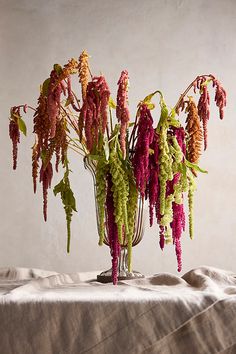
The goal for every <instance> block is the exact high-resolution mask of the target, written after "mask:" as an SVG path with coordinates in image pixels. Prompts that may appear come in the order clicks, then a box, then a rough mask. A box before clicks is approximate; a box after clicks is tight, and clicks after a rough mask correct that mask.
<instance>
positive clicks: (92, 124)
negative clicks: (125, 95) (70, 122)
mask: <svg viewBox="0 0 236 354" xmlns="http://www.w3.org/2000/svg"><path fill="white" fill-rule="evenodd" d="M109 97H110V91H109V88H108V85H107V83H106V80H105V78H104V76H99V77H94V78H93V80H92V81H90V82H89V83H88V86H87V93H86V98H85V100H84V103H83V106H82V112H81V115H80V123H79V125H80V134H81V136H82V127H83V125H84V129H85V136H86V145H87V148H88V150H89V151H90V152H91V151H92V149H93V147H94V146H95V145H97V144H98V135H99V132H100V133H101V134H104V132H105V128H106V125H107V107H108V101H109Z"/></svg>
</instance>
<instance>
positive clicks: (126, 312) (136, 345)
mask: <svg viewBox="0 0 236 354" xmlns="http://www.w3.org/2000/svg"><path fill="white" fill-rule="evenodd" d="M96 274H97V272H96V273H75V274H59V273H56V272H49V271H44V270H39V269H26V268H0V353H1V354H82V353H91V354H100V353H101V354H124V353H129V354H139V353H155V354H156V353H160V354H188V353H192V354H198V353H199V354H200V353H201V354H205V353H206V354H213V353H224V354H233V353H236V274H234V273H232V272H230V271H226V270H221V269H216V268H212V267H200V268H197V269H194V270H191V271H189V272H188V273H186V274H185V275H183V276H182V277H178V276H175V275H171V274H169V273H161V274H156V275H153V276H149V277H146V278H145V279H139V280H130V281H120V282H119V283H118V285H117V286H113V285H111V284H100V283H98V282H96V280H95V279H96Z"/></svg>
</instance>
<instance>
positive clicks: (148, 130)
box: [133, 104, 154, 198]
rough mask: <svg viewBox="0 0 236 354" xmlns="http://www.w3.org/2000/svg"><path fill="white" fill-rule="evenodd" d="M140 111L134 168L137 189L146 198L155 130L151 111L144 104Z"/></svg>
mask: <svg viewBox="0 0 236 354" xmlns="http://www.w3.org/2000/svg"><path fill="white" fill-rule="evenodd" d="M139 109H140V118H139V122H138V133H137V136H138V139H137V143H136V146H135V152H134V157H133V167H134V176H135V179H136V185H137V188H138V190H139V191H140V194H141V196H142V197H143V198H144V196H145V190H146V187H147V183H148V180H149V148H150V145H151V143H152V141H153V137H154V129H153V119H152V116H151V112H150V110H149V109H148V108H147V106H146V105H145V104H142V105H141V106H140V108H139Z"/></svg>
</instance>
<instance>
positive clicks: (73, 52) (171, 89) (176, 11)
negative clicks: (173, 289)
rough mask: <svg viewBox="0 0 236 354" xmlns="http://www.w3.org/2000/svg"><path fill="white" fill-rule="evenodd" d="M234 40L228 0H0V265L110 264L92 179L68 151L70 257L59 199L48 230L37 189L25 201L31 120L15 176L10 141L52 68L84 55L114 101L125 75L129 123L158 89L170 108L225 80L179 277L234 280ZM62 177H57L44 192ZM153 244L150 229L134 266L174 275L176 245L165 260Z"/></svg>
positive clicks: (234, 14)
mask: <svg viewBox="0 0 236 354" xmlns="http://www.w3.org/2000/svg"><path fill="white" fill-rule="evenodd" d="M235 33H236V1H235V0H224V1H221V0H213V1H212V0H207V1H206V0H189V1H187V0H172V1H171V0H159V1H158V0H146V1H143V0H116V1H115V0H84V1H82V0H41V1H39V0H0V44H1V56H0V80H1V89H0V117H1V119H0V124H1V129H0V134H1V136H0V196H1V199H0V200H1V201H0V217H1V227H0V266H10V265H11V266H21V267H37V268H44V269H51V270H56V271H61V272H75V271H89V270H96V269H106V268H108V267H109V266H110V255H109V249H108V248H107V247H106V246H104V247H99V246H98V245H97V241H98V236H97V230H96V223H95V208H94V198H93V185H92V178H91V176H90V175H89V173H88V172H87V171H85V170H84V167H83V163H82V161H81V159H79V158H78V157H77V156H75V155H74V154H73V153H72V154H71V169H72V170H73V176H72V186H73V190H74V192H75V195H76V199H77V207H78V213H77V214H76V215H74V218H73V223H72V241H71V253H70V254H69V255H68V254H66V225H65V217H64V210H63V207H62V205H61V203H60V198H59V197H57V198H55V197H54V196H53V193H52V191H50V193H49V194H50V196H49V210H48V214H49V217H48V222H47V223H45V222H44V221H43V217H42V193H41V186H39V187H38V192H37V194H36V195H33V191H32V180H31V146H32V145H33V142H34V138H33V135H32V134H31V132H32V115H31V114H28V115H27V117H26V122H27V126H28V137H27V139H26V138H24V137H22V141H21V145H20V148H19V162H18V169H17V170H16V171H12V160H11V143H10V140H9V137H8V117H9V107H10V106H12V105H18V104H22V103H26V102H27V103H28V104H31V105H34V106H35V105H36V104H37V97H38V92H39V85H40V84H41V83H42V82H43V81H44V79H45V78H47V77H48V76H49V73H50V71H51V68H52V65H53V64H54V63H60V64H65V63H66V62H67V60H68V59H69V58H71V57H78V56H79V54H80V53H81V51H82V50H83V49H87V51H88V52H89V53H90V55H91V62H90V63H91V68H92V72H93V73H94V74H99V73H100V72H102V73H103V74H104V75H105V76H106V78H107V81H108V83H109V85H110V88H111V91H112V96H113V97H114V98H115V97H116V87H117V85H116V84H117V80H118V78H119V74H120V72H121V70H123V69H127V70H128V71H129V75H130V92H129V101H130V110H131V113H132V117H134V115H135V110H136V106H137V103H138V102H139V100H140V99H142V98H144V96H145V95H147V94H148V93H150V92H153V91H154V90H156V89H160V90H162V91H163V93H164V96H165V98H166V101H167V103H168V105H169V106H174V104H175V103H176V101H177V99H178V97H179V95H180V94H181V92H183V90H184V89H185V87H186V86H187V85H188V84H189V83H190V82H191V81H192V80H193V79H194V78H195V77H196V76H197V75H198V74H209V73H212V74H215V75H216V76H217V77H218V78H219V79H220V81H221V82H222V83H223V85H224V87H225V88H226V90H227V93H228V105H227V109H226V111H225V119H224V121H220V119H219V118H218V112H217V110H216V109H215V108H214V96H213V95H212V96H211V97H212V100H211V101H212V110H211V118H210V122H209V148H208V149H207V151H206V152H205V153H204V154H203V156H202V159H201V164H200V165H201V167H202V168H205V169H207V170H208V175H199V177H198V180H197V186H198V187H197V192H196V197H195V239H194V240H193V241H192V240H190V238H189V236H188V232H185V233H184V235H183V238H182V244H183V271H182V274H183V273H185V272H187V271H188V270H190V269H191V268H194V267H197V266H200V265H211V266H215V267H220V268H226V269H231V270H234V271H236V235H235V230H236V217H235V212H236V208H235V206H236V204H235V197H236V191H235V181H236V161H235V152H236V139H235V131H236V129H235V127H236V123H235V122H236V85H235V82H236V72H235V70H236V69H235V63H236V42H235ZM211 92H212V91H211ZM157 118H158V111H156V113H155V119H157ZM180 119H182V120H183V119H184V118H183V117H182V118H180ZM59 178H60V175H58V176H57V175H55V176H54V180H53V185H55V184H56V183H57V182H58V181H59ZM158 242H159V240H158V229H157V226H154V227H153V228H152V229H150V228H149V227H148V226H147V227H146V230H145V235H144V239H143V241H142V242H141V243H140V244H139V245H138V246H137V247H135V248H134V250H133V264H134V268H136V269H138V270H140V271H142V272H144V273H146V274H147V273H158V272H171V273H176V268H177V265H176V258H175V252H174V248H173V246H172V245H168V246H167V247H166V249H165V250H164V252H162V251H161V250H160V249H159V246H158Z"/></svg>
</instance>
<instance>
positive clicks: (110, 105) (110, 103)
mask: <svg viewBox="0 0 236 354" xmlns="http://www.w3.org/2000/svg"><path fill="white" fill-rule="evenodd" d="M108 105H109V107H110V108H113V109H116V104H115V101H114V100H113V98H112V97H111V96H110V97H109V101H108Z"/></svg>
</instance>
